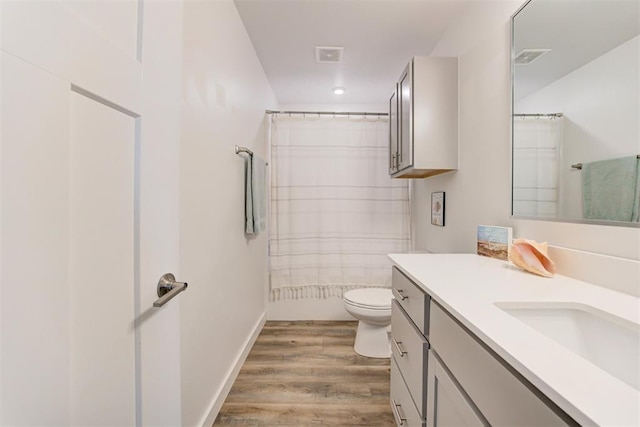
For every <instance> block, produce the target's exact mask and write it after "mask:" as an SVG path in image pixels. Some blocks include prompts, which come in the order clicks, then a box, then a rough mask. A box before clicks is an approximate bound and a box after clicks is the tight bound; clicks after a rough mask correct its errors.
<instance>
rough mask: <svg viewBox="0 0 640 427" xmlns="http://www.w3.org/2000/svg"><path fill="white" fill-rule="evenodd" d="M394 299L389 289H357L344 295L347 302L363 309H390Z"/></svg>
mask: <svg viewBox="0 0 640 427" xmlns="http://www.w3.org/2000/svg"><path fill="white" fill-rule="evenodd" d="M392 298H393V295H392V294H391V289H388V288H382V289H379V288H367V289H355V290H353V291H348V292H345V293H344V299H345V301H347V302H349V303H352V304H354V305H359V306H362V307H372V308H390V307H391V299H392Z"/></svg>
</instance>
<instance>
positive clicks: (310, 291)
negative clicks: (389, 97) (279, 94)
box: [269, 114, 410, 300]
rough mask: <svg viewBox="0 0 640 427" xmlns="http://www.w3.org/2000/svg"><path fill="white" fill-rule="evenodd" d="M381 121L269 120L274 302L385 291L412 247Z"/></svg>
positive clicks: (403, 195) (402, 189)
mask: <svg viewBox="0 0 640 427" xmlns="http://www.w3.org/2000/svg"><path fill="white" fill-rule="evenodd" d="M388 132H389V128H388V119H387V118H386V117H382V118H378V117H371V116H366V117H364V116H359V117H345V116H339V117H331V116H323V117H309V116H306V117H305V116H302V115H293V116H288V115H276V114H274V115H272V116H271V138H270V139H271V144H270V153H271V155H270V165H271V166H270V168H271V184H270V193H271V195H270V220H269V223H270V227H269V230H270V231H269V272H270V286H271V300H279V299H291V298H293V299H297V298H327V297H341V296H342V294H343V292H344V291H346V290H349V289H354V288H358V287H388V286H390V284H391V264H390V262H389V260H388V259H387V254H389V253H394V252H396V253H397V252H406V251H407V250H408V249H409V239H410V218H409V191H408V183H407V181H406V180H398V179H396V180H392V179H391V178H390V177H389V175H388V167H389V160H388V159H389V158H388V155H389V147H388Z"/></svg>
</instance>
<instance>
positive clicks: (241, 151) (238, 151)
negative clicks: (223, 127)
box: [236, 145, 269, 166]
mask: <svg viewBox="0 0 640 427" xmlns="http://www.w3.org/2000/svg"><path fill="white" fill-rule="evenodd" d="M240 153H247V154H248V155H250V156H251V157H253V151H251V150H249V149H248V148H247V147H240V146H239V145H236V154H240ZM265 164H266V165H267V166H269V163H268V162H265Z"/></svg>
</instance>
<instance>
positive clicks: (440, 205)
mask: <svg viewBox="0 0 640 427" xmlns="http://www.w3.org/2000/svg"><path fill="white" fill-rule="evenodd" d="M431 224H433V225H439V226H441V227H444V191H436V192H433V193H431Z"/></svg>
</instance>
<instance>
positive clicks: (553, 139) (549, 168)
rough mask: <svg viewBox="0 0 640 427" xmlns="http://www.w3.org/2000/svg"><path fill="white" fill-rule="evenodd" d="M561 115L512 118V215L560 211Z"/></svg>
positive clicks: (551, 213)
mask: <svg viewBox="0 0 640 427" xmlns="http://www.w3.org/2000/svg"><path fill="white" fill-rule="evenodd" d="M562 122H563V118H562V117H556V116H534V117H515V118H514V121H513V171H514V172H513V214H514V215H525V216H538V217H550V218H555V217H557V216H558V214H559V213H560V212H559V210H560V207H559V200H560V191H561V188H560V180H559V167H560V153H561V149H562Z"/></svg>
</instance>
